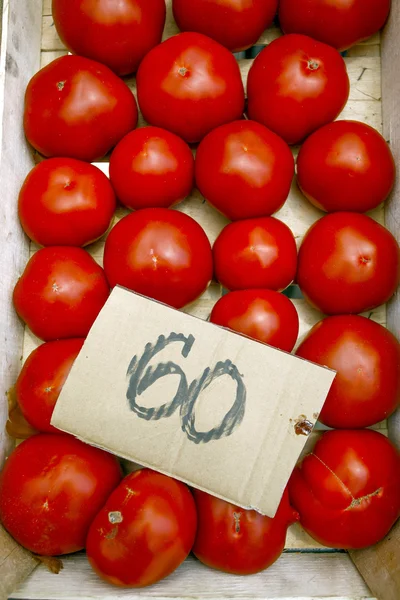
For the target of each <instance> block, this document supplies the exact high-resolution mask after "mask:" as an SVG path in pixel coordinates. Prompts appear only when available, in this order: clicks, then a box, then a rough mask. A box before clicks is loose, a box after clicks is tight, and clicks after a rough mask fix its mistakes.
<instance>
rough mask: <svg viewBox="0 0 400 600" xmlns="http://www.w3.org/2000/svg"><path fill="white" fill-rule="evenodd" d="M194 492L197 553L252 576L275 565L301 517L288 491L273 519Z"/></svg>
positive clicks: (219, 565) (212, 562) (219, 566)
mask: <svg viewBox="0 0 400 600" xmlns="http://www.w3.org/2000/svg"><path fill="white" fill-rule="evenodd" d="M193 494H194V499H195V502H196V508H197V517H198V528H197V535H196V540H195V543H194V546H193V553H194V554H195V555H196V556H197V558H198V559H199V560H201V562H202V563H204V564H205V565H207V566H209V567H213V568H214V569H218V570H219V571H225V572H227V573H235V574H237V575H249V574H251V573H258V572H259V571H263V570H264V569H266V568H267V567H269V566H271V565H272V563H274V562H275V561H276V560H278V558H279V557H280V555H281V554H282V551H283V549H284V547H285V541H286V531H287V528H288V527H289V525H291V524H292V523H294V522H295V521H297V520H298V518H299V515H298V513H296V511H294V510H293V509H292V507H291V506H290V504H289V494H288V492H287V490H285V493H284V495H283V498H282V500H281V503H280V505H279V508H278V511H277V513H276V515H275V517H274V518H273V519H270V518H269V517H265V516H263V515H260V514H259V513H257V512H256V511H255V510H244V509H243V508H240V507H239V506H235V505H234V504H230V503H229V502H225V501H224V500H220V499H219V498H214V497H213V496H210V495H209V494H206V493H205V492H201V491H200V490H193Z"/></svg>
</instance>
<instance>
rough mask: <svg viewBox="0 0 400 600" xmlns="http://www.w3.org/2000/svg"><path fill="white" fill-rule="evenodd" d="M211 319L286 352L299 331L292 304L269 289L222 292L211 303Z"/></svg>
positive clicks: (296, 316) (289, 350)
mask: <svg viewBox="0 0 400 600" xmlns="http://www.w3.org/2000/svg"><path fill="white" fill-rule="evenodd" d="M210 321H211V323H216V324H217V325H221V326H222V327H228V328H229V329H233V331H237V332H239V333H243V334H244V335H247V336H248V337H251V338H254V339H255V340H258V341H260V342H263V343H264V344H269V345H270V346H275V348H279V349H280V350H285V351H286V352H291V351H292V350H293V348H294V345H295V343H296V341H297V336H298V334H299V317H298V314H297V311H296V309H295V307H294V305H293V304H292V302H291V301H290V300H289V298H286V296H284V295H283V294H279V293H278V292H274V291H272V290H239V291H237V292H230V293H229V294H225V296H222V298H220V299H219V300H218V302H217V303H216V304H215V305H214V308H213V309H212V312H211V316H210Z"/></svg>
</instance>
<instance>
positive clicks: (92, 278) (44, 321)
mask: <svg viewBox="0 0 400 600" xmlns="http://www.w3.org/2000/svg"><path fill="white" fill-rule="evenodd" d="M109 293H110V288H109V286H108V283H107V280H106V277H105V274H104V271H103V269H102V268H101V267H99V265H98V264H97V263H96V262H95V260H94V259H93V258H92V257H91V256H90V254H88V253H87V252H86V251H85V250H82V248H74V247H72V246H50V247H49V248H42V249H41V250H38V252H36V253H35V254H34V255H33V256H32V257H31V258H30V260H29V261H28V264H27V265H26V267H25V270H24V272H23V273H22V275H21V277H20V278H19V280H18V281H17V284H16V286H15V288H14V294H13V302H14V307H15V310H16V311H17V313H18V316H19V317H20V318H21V319H22V320H23V321H25V323H26V324H27V325H28V327H29V328H30V329H31V331H32V332H33V333H34V334H35V335H36V336H38V337H39V338H40V339H42V340H44V341H51V340H57V339H62V338H71V337H86V335H87V334H88V333H89V329H90V328H91V326H92V325H93V322H94V321H95V319H96V317H97V315H98V314H99V312H100V310H101V309H102V308H103V305H104V304H105V302H106V300H107V298H108V295H109Z"/></svg>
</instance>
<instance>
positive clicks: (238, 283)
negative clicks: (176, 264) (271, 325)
mask: <svg viewBox="0 0 400 600" xmlns="http://www.w3.org/2000/svg"><path fill="white" fill-rule="evenodd" d="M213 256H214V272H215V276H216V278H217V280H218V281H219V282H220V283H221V285H223V286H224V287H225V288H226V289H228V290H246V289H252V288H253V289H257V288H267V289H270V290H275V291H281V290H284V289H285V288H286V287H287V286H288V285H289V284H290V283H291V282H292V281H293V279H294V277H295V274H296V266H297V249H296V242H295V239H294V237H293V233H292V232H291V231H290V229H289V227H288V226H287V225H285V223H282V221H279V220H278V219H275V218H274V217H263V218H259V219H246V220H244V221H236V222H235V223H230V224H229V225H227V226H226V227H224V229H223V230H222V231H221V233H220V234H219V236H218V237H217V239H216V240H215V243H214V246H213Z"/></svg>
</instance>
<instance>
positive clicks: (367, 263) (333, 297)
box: [297, 212, 400, 315]
mask: <svg viewBox="0 0 400 600" xmlns="http://www.w3.org/2000/svg"><path fill="white" fill-rule="evenodd" d="M399 281H400V250H399V246H398V244H397V242H396V240H395V239H394V237H393V236H392V234H391V233H390V232H389V231H388V230H387V229H385V227H383V226H382V225H379V223H376V222H375V221H374V220H373V219H371V218H370V217H367V216H366V215H360V214H358V213H349V212H338V213H332V214H330V215H327V216H326V217H323V218H322V219H319V221H317V222H316V223H315V224H314V225H313V226H312V227H311V228H310V229H309V230H308V232H307V233H306V235H305V237H304V240H303V243H302V245H301V247H300V252H299V267H298V272H297V283H298V284H299V286H300V288H301V291H302V292H303V295H304V296H305V297H306V299H307V300H308V301H309V302H310V303H311V304H312V305H313V306H315V307H316V308H318V309H319V310H320V311H321V312H323V313H325V314H327V315H335V314H345V313H360V312H364V311H367V310H370V309H372V308H375V307H377V306H379V305H380V304H384V303H385V302H387V301H388V300H389V298H391V296H392V295H393V294H394V293H395V291H396V289H397V286H398V285H399Z"/></svg>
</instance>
